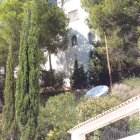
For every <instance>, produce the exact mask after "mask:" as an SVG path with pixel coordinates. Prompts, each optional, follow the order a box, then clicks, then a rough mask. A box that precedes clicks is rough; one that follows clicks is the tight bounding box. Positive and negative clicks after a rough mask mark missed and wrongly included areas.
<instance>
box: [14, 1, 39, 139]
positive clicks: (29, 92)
mask: <svg viewBox="0 0 140 140" xmlns="http://www.w3.org/2000/svg"><path fill="white" fill-rule="evenodd" d="M37 19H38V13H37V5H36V3H35V2H33V1H31V2H27V3H26V5H25V7H24V19H23V24H22V32H21V38H20V52H19V66H18V75H17V83H16V102H15V107H16V108H15V109H16V122H17V125H18V129H19V132H20V136H19V139H20V140H33V139H34V138H35V133H36V128H37V123H38V121H37V120H38V99H39V98H38V95H39V94H38V93H39V84H38V81H39V62H38V26H37Z"/></svg>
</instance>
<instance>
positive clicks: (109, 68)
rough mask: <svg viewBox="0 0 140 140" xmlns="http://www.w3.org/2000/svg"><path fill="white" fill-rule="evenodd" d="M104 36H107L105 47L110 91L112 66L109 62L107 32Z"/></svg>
mask: <svg viewBox="0 0 140 140" xmlns="http://www.w3.org/2000/svg"><path fill="white" fill-rule="evenodd" d="M104 36H105V46H106V56H107V65H108V73H109V82H110V89H112V75H111V66H110V60H109V54H108V46H107V39H106V33H105V32H104Z"/></svg>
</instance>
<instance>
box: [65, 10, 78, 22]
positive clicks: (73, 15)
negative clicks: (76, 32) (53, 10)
mask: <svg viewBox="0 0 140 140" xmlns="http://www.w3.org/2000/svg"><path fill="white" fill-rule="evenodd" d="M68 18H69V19H70V22H71V21H75V20H77V19H79V14H78V10H74V11H71V12H69V13H68Z"/></svg>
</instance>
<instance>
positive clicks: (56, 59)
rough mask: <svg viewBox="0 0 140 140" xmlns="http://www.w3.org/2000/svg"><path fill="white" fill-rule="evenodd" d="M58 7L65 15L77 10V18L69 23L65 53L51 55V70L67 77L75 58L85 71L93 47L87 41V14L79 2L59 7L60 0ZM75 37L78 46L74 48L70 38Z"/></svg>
mask: <svg viewBox="0 0 140 140" xmlns="http://www.w3.org/2000/svg"><path fill="white" fill-rule="evenodd" d="M58 5H59V6H62V8H63V9H64V12H65V13H66V15H68V13H69V12H71V11H74V10H78V18H77V19H76V20H73V21H71V22H69V28H70V31H69V45H68V49H67V50H66V51H65V52H61V51H59V53H58V54H57V55H52V67H53V69H58V70H64V71H65V73H66V75H67V76H69V75H70V73H71V71H72V68H73V64H74V60H75V58H76V59H77V60H78V62H79V64H83V65H84V68H85V69H87V62H88V53H89V50H90V49H91V48H92V47H93V46H92V45H90V43H89V41H88V33H89V32H90V30H89V28H88V26H87V24H86V18H87V13H86V12H85V11H84V10H83V9H82V8H81V4H80V0H69V1H67V2H66V3H65V4H64V5H61V3H60V0H59V1H58ZM73 35H76V37H77V41H78V44H77V45H76V46H72V45H71V38H72V36H73ZM45 67H46V69H48V68H49V65H48V63H47V64H46V65H45Z"/></svg>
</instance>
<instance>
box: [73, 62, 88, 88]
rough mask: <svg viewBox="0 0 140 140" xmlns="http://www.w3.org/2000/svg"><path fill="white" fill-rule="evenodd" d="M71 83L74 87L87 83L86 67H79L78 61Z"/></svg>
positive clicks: (75, 63)
mask: <svg viewBox="0 0 140 140" xmlns="http://www.w3.org/2000/svg"><path fill="white" fill-rule="evenodd" d="M71 83H72V87H73V88H83V87H85V86H86V85H87V75H86V73H85V72H84V67H83V65H81V66H80V67H79V64H78V61H77V60H75V62H74V70H73V74H72V76H71Z"/></svg>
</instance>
